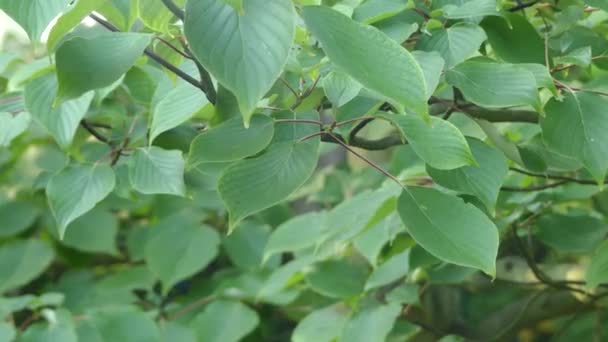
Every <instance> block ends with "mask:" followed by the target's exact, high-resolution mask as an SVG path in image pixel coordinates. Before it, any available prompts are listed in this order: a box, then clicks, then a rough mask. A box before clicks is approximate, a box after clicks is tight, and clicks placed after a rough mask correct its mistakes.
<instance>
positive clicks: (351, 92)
mask: <svg viewBox="0 0 608 342" xmlns="http://www.w3.org/2000/svg"><path fill="white" fill-rule="evenodd" d="M322 85H323V90H324V91H325V95H326V96H327V98H328V99H329V101H330V102H331V103H332V104H333V105H334V106H336V107H342V106H343V105H344V104H346V103H347V102H348V101H350V100H352V99H354V98H355V97H356V96H357V95H358V94H359V92H360V91H361V88H362V87H361V85H360V84H359V82H357V81H355V80H354V79H352V78H351V77H350V76H348V75H347V74H345V73H343V72H339V71H332V72H330V73H329V74H328V75H327V76H325V78H324V79H323V82H322Z"/></svg>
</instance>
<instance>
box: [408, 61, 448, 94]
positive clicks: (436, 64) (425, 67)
mask: <svg viewBox="0 0 608 342" xmlns="http://www.w3.org/2000/svg"><path fill="white" fill-rule="evenodd" d="M412 56H414V58H415V59H416V61H417V62H418V64H420V67H421V68H422V72H423V73H424V78H425V79H426V96H427V97H431V95H433V93H434V92H435V89H436V88H437V85H438V84H439V79H440V78H441V73H442V71H443V67H444V65H445V61H444V60H443V58H441V55H440V54H439V53H438V52H436V51H431V52H425V51H420V50H418V51H414V52H412Z"/></svg>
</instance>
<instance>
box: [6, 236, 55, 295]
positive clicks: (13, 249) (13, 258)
mask: <svg viewBox="0 0 608 342" xmlns="http://www.w3.org/2000/svg"><path fill="white" fill-rule="evenodd" d="M52 260H53V249H52V248H51V247H50V246H49V245H48V244H47V243H45V242H43V241H41V240H34V239H30V240H15V241H12V242H9V243H6V244H4V245H2V246H1V247H0V293H3V292H5V291H6V290H10V289H13V288H17V287H19V286H22V285H25V284H27V283H29V282H30V281H32V280H33V279H34V278H36V277H37V276H38V275H40V273H42V272H43V271H44V270H45V269H46V268H47V267H48V266H49V264H50V263H51V261H52Z"/></svg>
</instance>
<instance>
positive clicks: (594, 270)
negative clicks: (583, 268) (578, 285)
mask: <svg viewBox="0 0 608 342" xmlns="http://www.w3.org/2000/svg"><path fill="white" fill-rule="evenodd" d="M585 281H586V282H587V288H590V289H592V288H595V287H597V286H598V285H600V284H602V283H608V242H607V241H604V242H603V243H602V244H601V245H600V246H599V247H598V248H597V249H596V250H595V252H594V253H593V258H592V259H591V264H589V267H588V268H587V273H586V275H585Z"/></svg>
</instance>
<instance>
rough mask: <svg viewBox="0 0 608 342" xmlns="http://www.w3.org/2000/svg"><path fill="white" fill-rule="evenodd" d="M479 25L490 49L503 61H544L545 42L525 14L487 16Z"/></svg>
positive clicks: (540, 62)
mask: <svg viewBox="0 0 608 342" xmlns="http://www.w3.org/2000/svg"><path fill="white" fill-rule="evenodd" d="M481 26H482V27H483V29H484V30H485V31H486V34H487V36H488V42H489V43H490V45H491V46H492V50H493V51H494V53H496V55H498V57H500V58H501V59H502V60H504V61H505V62H509V63H538V64H544V63H545V42H544V41H543V39H542V38H541V37H540V36H539V34H538V32H537V31H536V29H535V28H534V26H532V24H531V23H530V21H528V19H527V18H526V17H525V16H523V15H519V14H507V15H506V17H505V18H498V17H487V18H485V19H484V20H483V22H482V23H481Z"/></svg>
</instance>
